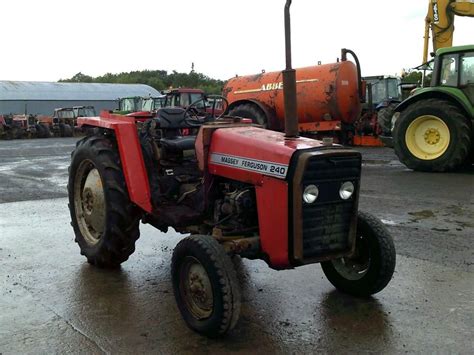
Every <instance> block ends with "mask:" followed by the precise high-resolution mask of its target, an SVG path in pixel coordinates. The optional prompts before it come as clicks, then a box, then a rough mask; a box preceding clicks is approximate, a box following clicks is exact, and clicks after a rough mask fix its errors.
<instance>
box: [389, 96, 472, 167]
mask: <svg viewBox="0 0 474 355" xmlns="http://www.w3.org/2000/svg"><path fill="white" fill-rule="evenodd" d="M393 143H394V148H395V153H396V154H397V156H398V158H399V159H400V161H401V162H402V163H403V164H405V165H406V166H407V167H408V168H410V169H413V170H419V171H440V172H442V171H450V170H455V169H456V168H459V167H461V166H462V165H463V164H464V163H465V162H466V160H467V158H468V156H469V152H470V149H471V128H470V125H469V122H468V120H467V119H466V117H465V116H464V114H463V113H462V111H461V110H460V109H459V108H457V107H456V106H454V105H453V104H452V103H450V102H448V101H445V100H439V99H427V100H421V101H418V102H415V103H413V104H412V105H410V106H409V107H407V108H406V109H405V110H404V111H402V112H401V114H400V117H399V118H398V119H397V121H396V123H395V128H394V131H393Z"/></svg>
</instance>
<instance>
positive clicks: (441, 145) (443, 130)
mask: <svg viewBox="0 0 474 355" xmlns="http://www.w3.org/2000/svg"><path fill="white" fill-rule="evenodd" d="M450 141H451V135H450V133H449V128H448V126H447V125H446V123H445V122H444V121H443V120H442V119H440V118H439V117H436V116H432V115H425V116H420V117H418V118H416V119H415V120H414V121H413V122H412V123H410V125H409V126H408V129H407V131H406V134H405V142H406V145H407V148H408V150H409V151H410V153H411V154H413V155H414V156H415V157H417V158H418V159H422V160H433V159H436V158H439V157H440V156H442V155H443V154H444V153H445V152H446V150H447V149H448V146H449V142H450Z"/></svg>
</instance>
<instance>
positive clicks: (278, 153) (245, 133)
mask: <svg viewBox="0 0 474 355" xmlns="http://www.w3.org/2000/svg"><path fill="white" fill-rule="evenodd" d="M208 128H209V129H212V133H211V134H210V132H206V127H203V129H201V131H200V133H199V135H198V138H197V140H196V152H197V155H198V159H199V167H200V169H202V170H205V167H206V166H207V167H208V171H209V172H210V173H211V174H215V175H220V176H225V177H228V178H230V179H234V180H239V181H243V182H248V183H257V184H258V182H259V181H261V179H262V177H263V176H271V177H274V178H278V179H285V178H286V176H287V173H288V167H289V164H290V159H291V157H292V156H293V154H294V153H295V152H296V151H298V150H303V149H315V148H321V154H323V153H324V149H323V148H327V146H324V145H323V143H322V142H321V141H318V140H314V139H310V138H304V137H298V138H294V139H288V138H285V136H284V133H280V132H275V131H270V130H266V129H262V128H259V127H256V126H249V125H243V126H242V125H240V126H237V127H235V126H233V127H228V128H226V127H219V128H217V127H213V126H210V127H208ZM206 137H207V139H206ZM331 147H332V148H335V147H338V146H337V145H332V146H331Z"/></svg>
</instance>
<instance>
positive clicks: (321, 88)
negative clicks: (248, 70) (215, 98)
mask: <svg viewBox="0 0 474 355" xmlns="http://www.w3.org/2000/svg"><path fill="white" fill-rule="evenodd" d="M348 53H350V54H351V55H352V56H353V57H354V59H355V62H356V64H354V63H353V62H352V61H348V60H347V54H348ZM341 54H342V55H341V58H342V60H341V61H339V59H338V61H337V62H336V63H331V64H324V65H316V66H310V67H305V68H299V69H296V90H297V93H296V95H297V107H298V110H297V116H298V129H299V132H300V133H302V134H305V135H310V134H315V133H316V134H317V133H323V134H324V133H327V132H331V133H334V132H338V134H336V137H339V138H340V139H341V138H342V140H343V141H347V140H349V141H350V139H351V137H352V135H353V132H354V123H355V122H356V120H357V119H358V118H359V117H360V114H361V108H362V102H364V101H365V85H364V83H363V82H362V80H361V76H360V65H359V61H358V59H357V56H356V55H355V54H354V52H352V51H350V50H347V49H342V53H341ZM223 95H224V96H225V97H226V98H227V100H228V101H229V114H230V115H233V116H241V117H246V118H251V119H252V120H253V121H254V122H255V123H258V124H261V125H263V126H265V127H266V128H269V129H272V130H277V131H283V130H284V119H283V117H284V103H283V81H282V73H281V72H269V73H265V72H262V73H260V74H257V75H249V76H236V77H235V78H232V79H230V80H229V81H228V82H227V83H226V85H225V86H224V89H223Z"/></svg>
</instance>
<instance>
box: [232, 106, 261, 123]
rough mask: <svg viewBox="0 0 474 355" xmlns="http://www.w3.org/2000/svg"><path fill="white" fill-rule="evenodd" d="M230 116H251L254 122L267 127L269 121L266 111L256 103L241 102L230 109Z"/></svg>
mask: <svg viewBox="0 0 474 355" xmlns="http://www.w3.org/2000/svg"><path fill="white" fill-rule="evenodd" d="M229 116H237V117H242V118H250V119H251V120H252V121H253V123H256V124H259V125H262V126H263V127H264V128H267V125H268V121H267V117H266V116H265V113H263V111H262V110H261V109H260V108H259V107H258V106H257V105H254V104H240V105H237V106H235V107H234V108H233V109H231V110H230V111H229Z"/></svg>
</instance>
